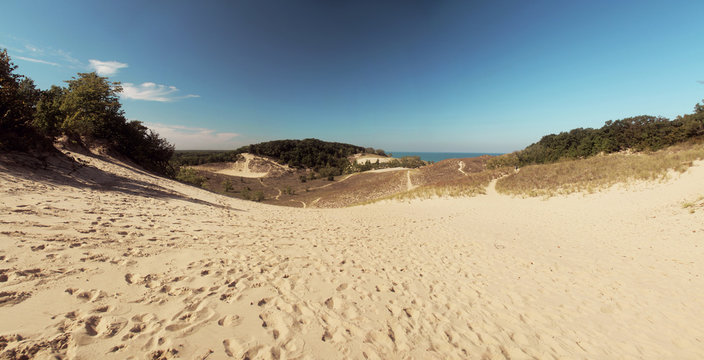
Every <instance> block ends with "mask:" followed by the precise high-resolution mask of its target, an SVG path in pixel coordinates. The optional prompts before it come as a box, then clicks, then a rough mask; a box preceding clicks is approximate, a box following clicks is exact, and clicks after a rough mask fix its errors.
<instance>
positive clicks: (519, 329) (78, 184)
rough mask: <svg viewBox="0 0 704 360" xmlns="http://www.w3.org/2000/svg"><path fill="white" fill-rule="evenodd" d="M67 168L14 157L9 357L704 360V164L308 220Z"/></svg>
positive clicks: (116, 172) (2, 252) (1, 178)
mask: <svg viewBox="0 0 704 360" xmlns="http://www.w3.org/2000/svg"><path fill="white" fill-rule="evenodd" d="M65 153H66V154H67V155H66V156H63V155H62V156H50V157H47V158H45V159H44V161H43V162H42V161H40V160H37V159H36V158H33V157H30V156H27V155H22V154H15V153H12V154H6V153H3V154H0V197H1V198H2V199H3V201H2V204H0V224H2V225H1V231H0V239H2V241H0V281H1V282H2V291H0V319H3V321H0V358H3V359H4V358H8V359H19V358H26V359H33V358H36V359H46V358H71V359H92V358H94V357H95V354H100V356H101V357H102V358H105V359H125V358H137V359H141V358H150V359H164V358H184V359H193V358H197V359H203V358H213V359H227V358H235V359H242V358H251V359H255V358H265V359H276V358H279V359H282V358H320V359H343V358H355V359H362V358H374V359H385V358H419V359H420V358H423V359H428V358H431V359H446V358H472V359H474V358H476V359H481V358H487V359H492V358H497V359H498V358H506V357H510V358H524V357H529V358H565V357H577V358H672V357H674V358H702V357H704V352H703V351H702V347H701V346H700V343H701V341H700V340H701V339H700V338H699V337H700V335H701V334H702V333H703V332H704V328H702V325H701V322H700V321H699V319H701V318H702V317H704V308H702V307H701V306H699V299H700V297H701V294H702V293H704V279H702V277H701V276H697V274H701V273H704V268H703V267H702V266H703V265H702V262H701V261H699V260H700V259H701V257H702V256H704V254H702V249H703V248H702V246H701V239H702V233H704V227H703V226H702V224H704V207H703V206H704V203H702V200H701V199H702V197H703V196H704V192H703V191H702V187H701V184H702V183H704V163H702V162H701V161H699V162H697V161H695V162H693V163H692V165H693V167H691V168H689V169H688V170H687V171H685V172H684V173H681V174H680V173H676V174H674V175H673V176H672V177H671V178H670V179H669V180H667V181H666V182H663V183H658V182H648V183H644V184H640V185H639V184H633V186H632V187H631V188H630V189H629V190H623V189H620V188H609V189H605V190H604V191H602V192H599V193H595V194H591V195H586V196H585V195H578V196H565V197H555V198H551V199H547V200H544V199H536V198H527V199H524V198H515V197H510V196H501V195H499V194H497V193H495V192H492V191H486V195H479V196H475V197H472V198H454V199H433V200H423V201H418V200H416V201H413V200H412V201H410V202H398V201H389V202H381V203H377V204H373V205H367V206H358V207H352V208H345V209H292V208H286V207H280V206H269V205H265V204H259V203H255V202H251V201H242V200H239V199H233V198H230V197H225V196H221V195H218V194H215V193H212V192H208V191H204V190H202V189H197V188H194V187H192V186H187V185H184V184H181V183H178V182H175V181H171V180H168V179H165V178H162V177H157V176H154V175H152V174H150V173H147V172H144V171H142V170H140V169H139V168H137V167H135V166H133V165H130V164H128V163H124V162H122V161H120V160H119V159H116V158H111V157H110V156H107V155H99V154H88V153H85V154H83V153H76V152H72V151H70V150H65ZM459 161H460V160H453V161H447V162H446V163H443V164H438V168H439V169H440V168H442V169H445V170H443V171H446V175H447V176H450V175H451V174H452V172H456V173H457V174H459V175H457V176H458V179H459V176H462V177H467V178H468V177H469V175H467V176H465V175H463V174H462V173H461V172H460V171H459V169H460V166H461V165H460V163H459ZM461 161H465V160H461ZM466 161H468V160H466ZM455 166H457V169H454V168H455ZM465 167H466V168H468V169H469V168H471V167H472V165H470V164H466V163H465ZM463 170H464V169H463ZM524 170H525V169H521V170H520V172H519V174H522V173H523V171H524ZM408 171H409V170H399V171H388V172H385V173H379V174H386V175H388V176H392V177H396V176H398V179H395V178H392V179H390V182H391V180H393V181H396V180H399V181H401V182H402V179H403V177H405V176H406V174H408ZM422 171H427V170H411V172H419V173H420V172H422ZM371 174H374V173H371ZM371 174H366V173H361V174H357V175H353V176H352V177H350V178H349V179H348V180H345V181H339V182H338V181H336V182H335V183H334V184H338V185H339V184H345V183H346V182H348V181H353V180H355V181H356V180H360V181H362V182H364V181H367V180H365V179H364V176H369V175H371ZM470 174H472V173H470ZM394 179H395V180H394ZM249 180H250V181H258V180H257V179H249ZM406 180H407V179H406ZM454 180H455V179H453V181H454ZM375 184H376V182H375V181H370V182H369V183H368V185H369V187H374V186H375ZM331 187H332V185H331V186H330V187H328V188H325V189H324V190H326V189H329V188H331ZM321 201H322V200H321ZM644 281H645V283H644Z"/></svg>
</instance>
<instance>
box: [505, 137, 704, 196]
mask: <svg viewBox="0 0 704 360" xmlns="http://www.w3.org/2000/svg"><path fill="white" fill-rule="evenodd" d="M703 158H704V143H702V142H696V143H694V142H691V143H685V144H679V145H675V146H672V147H669V148H666V149H663V150H660V151H657V152H650V153H628V152H621V153H614V154H609V155H597V156H594V157H590V158H587V159H580V160H565V161H560V162H557V163H553V164H545V165H530V166H526V167H524V168H521V170H520V172H518V173H515V174H512V175H509V176H507V177H505V178H502V179H500V180H499V181H498V182H497V184H496V190H497V191H498V192H501V193H505V194H512V195H520V196H554V195H559V194H569V193H574V192H594V191H598V190H600V189H604V188H607V187H610V186H612V185H614V184H617V183H627V182H629V181H637V180H646V181H658V180H665V179H667V177H668V172H669V171H673V170H674V171H676V172H680V173H681V172H684V171H686V170H687V169H688V168H689V167H691V166H692V162H693V161H694V160H698V159H703Z"/></svg>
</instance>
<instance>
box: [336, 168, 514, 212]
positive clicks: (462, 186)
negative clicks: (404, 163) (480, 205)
mask: <svg viewBox="0 0 704 360" xmlns="http://www.w3.org/2000/svg"><path fill="white" fill-rule="evenodd" d="M507 171H508V170H507V169H493V170H484V171H481V172H476V173H470V174H468V175H467V176H464V177H462V178H460V179H454V180H451V181H445V182H436V183H432V184H428V185H422V186H419V187H417V188H415V189H412V190H408V191H403V192H399V193H395V194H391V195H387V196H383V197H380V198H377V199H372V200H367V201H363V202H359V203H355V204H352V205H350V206H358V205H368V204H373V203H376V202H379V201H384V200H401V201H405V200H414V199H422V200H423V199H432V198H446V197H473V196H477V195H484V194H486V188H487V186H489V183H490V182H491V180H493V179H497V178H499V177H501V176H502V175H504V174H505V173H506V172H507ZM511 171H513V169H511Z"/></svg>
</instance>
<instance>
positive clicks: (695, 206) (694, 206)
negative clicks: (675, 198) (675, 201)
mask: <svg viewBox="0 0 704 360" xmlns="http://www.w3.org/2000/svg"><path fill="white" fill-rule="evenodd" d="M682 208H683V209H689V213H690V214H694V213H695V212H696V211H697V210H699V209H701V208H704V195H702V196H699V197H698V198H697V199H696V200H694V201H686V202H683V203H682Z"/></svg>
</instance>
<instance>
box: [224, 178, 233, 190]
mask: <svg viewBox="0 0 704 360" xmlns="http://www.w3.org/2000/svg"><path fill="white" fill-rule="evenodd" d="M222 188H223V190H224V191H225V192H230V191H232V181H230V180H229V179H227V180H225V181H223V182H222Z"/></svg>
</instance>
